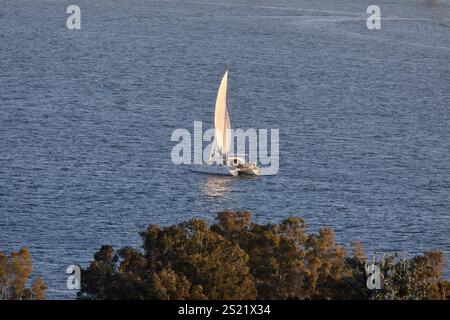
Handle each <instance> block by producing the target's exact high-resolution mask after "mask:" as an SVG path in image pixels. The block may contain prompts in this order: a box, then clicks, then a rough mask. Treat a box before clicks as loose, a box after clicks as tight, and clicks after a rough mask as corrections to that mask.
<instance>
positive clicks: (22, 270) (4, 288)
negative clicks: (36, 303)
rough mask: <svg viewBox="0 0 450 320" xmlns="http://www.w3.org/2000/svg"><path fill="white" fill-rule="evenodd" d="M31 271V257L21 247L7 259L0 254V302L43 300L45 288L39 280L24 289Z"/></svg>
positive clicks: (25, 249) (26, 250)
mask: <svg viewBox="0 0 450 320" xmlns="http://www.w3.org/2000/svg"><path fill="white" fill-rule="evenodd" d="M32 270H33V267H32V263H31V255H30V252H29V251H28V249H27V248H25V247H23V248H21V249H20V250H19V251H18V252H12V253H11V254H10V255H9V257H8V256H7V255H5V254H4V253H2V252H0V300H43V299H45V291H46V290H47V286H46V285H45V283H44V281H43V280H42V279H41V278H37V279H36V280H34V282H33V283H32V285H31V288H27V287H26V283H27V281H28V278H29V277H30V275H31V272H32Z"/></svg>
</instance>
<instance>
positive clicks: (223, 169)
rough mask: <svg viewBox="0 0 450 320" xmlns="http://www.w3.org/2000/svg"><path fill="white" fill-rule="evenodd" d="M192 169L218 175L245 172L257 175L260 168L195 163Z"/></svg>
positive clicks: (232, 174) (235, 174) (259, 172)
mask: <svg viewBox="0 0 450 320" xmlns="http://www.w3.org/2000/svg"><path fill="white" fill-rule="evenodd" d="M192 170H193V171H195V172H202V173H209V174H215V175H220V176H237V175H240V174H246V175H250V176H259V175H260V174H261V170H260V169H259V168H258V167H257V166H248V165H247V166H245V165H244V166H242V165H240V166H231V165H224V164H196V165H194V167H193V169H192Z"/></svg>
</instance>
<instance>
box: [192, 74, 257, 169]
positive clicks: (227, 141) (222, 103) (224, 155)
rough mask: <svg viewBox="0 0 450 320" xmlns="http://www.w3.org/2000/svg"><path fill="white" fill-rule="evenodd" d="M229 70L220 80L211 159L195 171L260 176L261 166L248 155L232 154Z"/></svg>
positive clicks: (196, 167)
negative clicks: (250, 159)
mask: <svg viewBox="0 0 450 320" xmlns="http://www.w3.org/2000/svg"><path fill="white" fill-rule="evenodd" d="M227 87H228V70H227V71H226V72H225V74H224V76H223V78H222V81H221V82H220V86H219V90H218V92H217V98H216V109H215V112H214V133H215V134H214V142H213V146H212V148H211V153H210V156H209V161H208V162H207V163H203V164H197V165H194V169H193V170H194V171H197V172H204V173H210V174H216V175H226V176H237V175H240V174H247V175H252V176H259V175H260V174H261V170H260V168H258V166H257V165H256V164H255V163H252V162H250V161H249V159H248V156H247V155H245V154H244V155H239V154H231V153H230V148H231V122H230V115H229V114H228V110H227Z"/></svg>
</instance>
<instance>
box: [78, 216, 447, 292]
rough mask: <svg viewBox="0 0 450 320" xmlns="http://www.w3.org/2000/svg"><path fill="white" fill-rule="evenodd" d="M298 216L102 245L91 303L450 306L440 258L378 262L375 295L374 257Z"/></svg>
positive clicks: (153, 228)
mask: <svg viewBox="0 0 450 320" xmlns="http://www.w3.org/2000/svg"><path fill="white" fill-rule="evenodd" d="M306 231H307V225H306V223H305V222H304V221H303V220H302V219H301V218H299V217H290V218H288V219H285V220H283V221H281V222H280V223H278V224H272V223H269V224H257V223H255V222H253V221H252V216H251V213H250V212H247V211H239V212H231V211H225V212H221V213H219V214H218V215H217V218H216V223H215V224H213V225H212V226H211V227H209V226H208V224H207V223H206V222H205V221H203V220H200V219H192V220H190V221H187V222H183V223H181V224H178V225H171V226H167V227H160V226H158V225H154V224H152V225H149V226H148V228H147V230H146V231H144V232H142V233H141V237H142V240H143V251H138V250H135V249H133V248H130V247H125V248H123V249H121V250H119V251H118V252H117V253H116V251H115V250H114V249H113V248H112V247H111V246H103V247H102V248H101V249H100V251H99V252H97V253H96V254H95V256H94V261H93V262H92V263H91V264H90V266H89V267H88V268H87V269H86V270H83V272H82V281H81V284H82V286H81V291H80V292H79V298H80V299H82V298H87V299H164V300H170V299H255V298H256V299H446V298H447V297H448V295H449V292H450V291H449V289H450V283H449V282H448V281H445V280H444V279H443V278H442V276H443V272H442V271H443V268H444V256H443V254H442V253H441V252H429V253H425V254H424V255H421V256H417V257H414V258H412V259H409V260H407V259H405V260H402V261H399V260H398V259H396V258H395V257H387V258H384V259H382V260H381V261H378V262H377V264H378V265H379V266H380V268H381V274H382V277H383V282H384V286H383V288H382V289H381V290H369V289H368V288H367V285H366V282H367V279H368V274H367V271H366V266H367V263H368V262H367V257H366V255H365V254H364V251H363V248H362V246H361V244H360V243H354V244H353V247H354V250H353V255H352V256H347V253H346V251H345V250H344V248H343V247H342V246H340V245H338V244H337V243H336V242H335V240H334V234H333V231H332V230H331V229H320V230H319V232H318V233H311V234H307V232H306Z"/></svg>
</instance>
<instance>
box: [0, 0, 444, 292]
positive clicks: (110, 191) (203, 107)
mask: <svg viewBox="0 0 450 320" xmlns="http://www.w3.org/2000/svg"><path fill="white" fill-rule="evenodd" d="M377 3H378V4H379V5H380V6H381V10H382V14H383V17H385V18H388V19H385V20H382V28H381V30H379V31H369V30H368V29H367V28H366V22H365V17H366V16H367V15H366V13H365V12H366V8H367V6H368V5H369V4H371V2H370V1H350V0H340V1H337V0H329V1H312V0H311V1H297V0H296V1H294V0H292V1H281V2H280V1H277V2H276V4H275V3H274V2H271V1H252V0H233V1H231V0H221V1H217V2H216V1H192V2H190V4H186V2H185V1H145V0H131V1H106V0H101V1H39V2H35V1H23V0H16V1H5V0H0V103H1V104H0V250H2V251H10V250H17V249H18V248H20V247H21V246H25V245H26V246H28V247H29V248H30V250H31V252H32V255H33V262H34V272H35V274H39V275H42V276H43V277H44V278H45V281H46V282H47V283H48V284H49V287H50V289H49V291H48V296H49V297H50V298H70V297H72V296H73V292H70V291H68V290H67V289H66V288H65V280H66V275H65V273H64V272H65V268H66V267H67V266H68V265H69V264H74V263H78V264H82V265H86V263H87V262H88V261H90V260H91V259H92V255H93V254H94V253H95V251H96V250H97V249H98V248H99V247H100V246H101V245H102V244H107V243H108V244H113V245H114V246H117V247H120V246H124V245H132V246H136V247H137V246H139V245H140V239H139V236H138V232H139V231H140V230H143V229H144V228H145V227H146V225H147V224H149V223H160V224H171V223H177V222H180V221H183V220H186V219H188V218H191V217H194V216H196V217H203V218H206V219H208V220H209V221H212V219H213V218H214V215H215V214H216V213H217V212H218V211H220V210H222V209H225V208H227V209H247V210H251V211H252V212H254V216H255V219H256V220H257V221H258V222H268V221H273V222H277V221H280V220H281V219H283V218H285V217H287V216H289V215H300V216H302V217H304V218H305V219H306V221H307V222H308V223H309V225H310V228H311V230H317V229H318V228H320V227H324V226H329V227H333V228H334V230H335V232H336V238H337V239H338V241H339V242H340V243H341V244H343V245H346V246H347V245H349V243H350V242H351V241H354V240H360V241H362V242H363V244H364V245H365V247H366V249H367V251H368V252H369V253H374V252H391V251H400V252H404V253H405V254H408V255H413V254H418V253H421V252H423V251H425V250H430V249H439V250H443V251H445V252H446V254H447V256H449V254H450V240H449V234H450V218H449V216H450V212H449V210H450V180H449V179H450V85H449V84H450V63H449V62H450V3H449V1H440V2H439V3H438V4H435V5H433V4H432V3H431V2H428V1H425V0H424V1H422V0H413V1H407V2H401V1H387V0H382V1H377ZM400 3H401V4H400ZM70 4H78V5H79V6H80V7H81V14H82V22H81V23H82V29H81V30H80V31H70V30H68V29H66V28H65V19H66V16H67V15H66V13H65V10H66V7H67V6H68V5H70ZM399 18H402V19H399ZM417 18H418V19H417ZM227 65H228V66H230V67H231V69H230V80H229V86H230V87H229V108H230V114H231V119H232V125H233V126H234V127H241V128H249V127H256V128H280V157H281V158H280V171H279V173H278V175H276V176H270V177H260V178H255V179H249V178H247V179H245V178H244V179H241V178H238V179H230V178H217V177H208V176H206V175H200V174H196V173H191V172H189V171H187V170H186V169H185V168H183V167H180V166H176V165H173V164H172V162H171V159H170V152H171V149H172V147H173V146H174V143H173V142H171V141H170V135H171V133H172V131H173V130H174V129H176V128H187V129H189V130H192V128H193V121H194V120H203V121H206V122H207V123H208V124H209V125H210V126H212V119H213V108H214V107H213V105H214V99H215V94H216V89H217V86H218V83H219V79H220V76H221V74H222V73H223V71H224V69H225V67H226V66H227ZM448 270H449V269H448V268H447V275H448V273H449V272H448Z"/></svg>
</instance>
